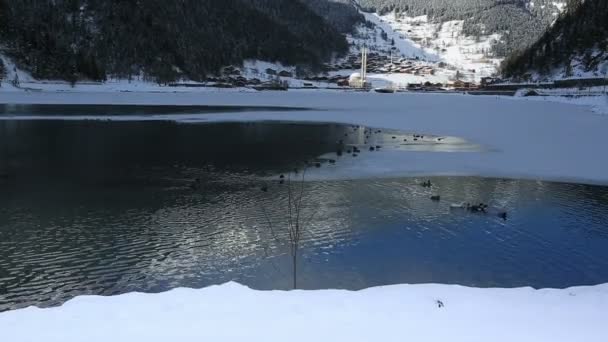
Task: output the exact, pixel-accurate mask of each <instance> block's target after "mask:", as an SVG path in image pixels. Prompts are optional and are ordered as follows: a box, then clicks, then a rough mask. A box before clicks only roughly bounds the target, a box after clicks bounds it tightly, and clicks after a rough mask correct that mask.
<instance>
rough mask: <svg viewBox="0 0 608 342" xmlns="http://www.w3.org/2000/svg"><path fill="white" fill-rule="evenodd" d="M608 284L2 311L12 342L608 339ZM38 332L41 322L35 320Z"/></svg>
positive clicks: (158, 299)
mask: <svg viewBox="0 0 608 342" xmlns="http://www.w3.org/2000/svg"><path fill="white" fill-rule="evenodd" d="M606 314H608V284H604V285H597V286H591V287H575V288H569V289H563V290H555V289H543V290H534V289H531V288H514V289H497V288H493V289H480V288H468V287H463V286H457V285H433V284H427V285H393V286H383V287H375V288H370V289H366V290H361V291H355V292H351V291H344V290H319V291H289V292H283V291H255V290H251V289H248V288H246V287H244V286H242V285H239V284H236V283H227V284H224V285H220V286H211V287H208V288H205V289H199V290H195V289H185V288H181V289H175V290H171V291H168V292H165V293H160V294H142V293H129V294H125V295H119V296H114V297H99V296H83V297H77V298H75V299H73V300H70V301H69V302H67V303H65V304H64V305H63V306H61V307H56V308H49V309H38V308H33V307H30V308H26V309H21V310H15V311H8V312H5V313H2V314H0V330H1V331H2V336H3V337H5V338H6V339H7V340H10V341H41V340H44V341H47V342H53V341H57V342H59V341H61V342H71V341H74V342H80V341H82V339H83V338H84V337H86V339H87V340H88V341H100V342H101V341H104V342H105V341H108V340H112V341H116V342H120V341H144V340H145V341H150V342H154V341H168V340H179V341H201V340H209V341H242V340H244V339H247V340H252V341H262V340H264V341H280V340H281V341H282V340H290V341H306V342H308V341H326V340H328V339H332V340H336V341H351V342H353V341H404V340H415V341H452V342H459V341H462V342H465V341H466V342H472V341H473V342H476V341H479V342H482V341H484V342H485V341H493V342H502V341H504V342H512V341H520V342H525V341H530V342H539V341H547V342H549V341H551V342H557V341H585V342H596V341H597V342H603V341H605V339H606V336H608V327H607V326H606V325H605V323H604V320H605V317H606ZM34 326H35V327H36V329H32V327H34Z"/></svg>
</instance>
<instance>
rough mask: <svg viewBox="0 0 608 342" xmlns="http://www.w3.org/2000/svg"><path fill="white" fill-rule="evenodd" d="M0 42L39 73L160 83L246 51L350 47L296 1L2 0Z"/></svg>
mask: <svg viewBox="0 0 608 342" xmlns="http://www.w3.org/2000/svg"><path fill="white" fill-rule="evenodd" d="M0 44H2V52H3V53H5V54H7V55H10V56H11V57H12V58H13V59H14V60H15V62H16V63H17V64H18V65H19V66H20V67H22V68H24V69H26V70H28V71H30V72H31V73H32V75H33V76H34V77H37V78H59V79H66V80H71V81H76V80H78V79H83V78H86V79H93V80H103V79H105V78H106V76H107V75H112V76H117V77H125V78H128V77H131V76H133V75H141V74H143V75H145V76H146V77H148V78H149V79H150V80H155V81H158V82H159V83H164V82H169V81H172V80H175V79H177V78H179V77H182V76H183V77H187V78H189V79H193V80H201V79H203V78H204V77H205V76H206V75H208V74H209V73H213V72H216V71H217V70H218V69H219V68H220V67H222V66H226V65H230V64H238V63H241V62H242V61H243V60H244V59H248V58H252V59H262V60H267V61H279V62H283V63H288V64H308V65H318V64H320V63H321V62H322V61H323V60H325V59H327V58H329V57H331V56H332V54H334V53H344V52H346V51H347V49H348V44H347V42H346V40H345V38H344V36H343V35H342V34H340V33H339V31H338V29H336V28H335V27H334V26H332V25H330V24H329V23H328V22H327V20H325V19H323V18H322V17H320V16H319V15H317V14H316V13H314V12H313V11H312V10H311V9H310V8H309V7H308V6H307V5H306V4H304V3H302V2H299V1H293V0H205V1H200V0H175V1H166V0H141V1H123V0H0Z"/></svg>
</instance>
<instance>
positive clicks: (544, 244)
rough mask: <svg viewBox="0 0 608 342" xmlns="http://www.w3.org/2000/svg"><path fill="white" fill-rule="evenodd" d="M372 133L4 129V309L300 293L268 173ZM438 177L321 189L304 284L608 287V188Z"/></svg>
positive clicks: (255, 128) (0, 131) (313, 204)
mask: <svg viewBox="0 0 608 342" xmlns="http://www.w3.org/2000/svg"><path fill="white" fill-rule="evenodd" d="M360 129H363V130H366V128H357V127H352V126H340V125H297V124H267V123H266V124H264V123H262V124H218V125H177V124H171V123H163V122H156V123H120V124H117V123H106V122H35V121H32V122H5V123H3V124H0V138H2V139H3V140H2V142H3V143H2V145H1V147H0V162H1V163H2V164H0V174H2V177H0V189H1V190H2V191H0V311H2V310H8V309H13V308H19V307H25V306H29V305H39V306H48V305H56V304H61V303H63V302H65V301H66V300H68V299H69V298H72V297H74V296H76V295H81V294H102V295H112V294H118V293H124V292H130V291H145V292H158V291H164V290H167V289H171V288H175V287H181V286H186V287H203V286H207V285H210V284H217V283H222V282H226V281H230V280H236V281H239V282H241V283H244V284H246V285H249V286H252V287H255V288H259V289H277V288H278V289H286V288H289V285H290V277H289V272H290V266H289V258H288V256H287V254H288V250H287V248H286V246H285V244H283V243H281V241H280V240H279V241H277V240H275V239H273V238H272V236H271V235H272V234H271V233H270V231H269V228H268V224H267V218H266V216H265V215H264V212H266V213H267V214H268V216H269V217H270V218H271V219H272V220H273V221H275V222H283V224H282V225H281V224H277V225H275V229H276V230H277V232H278V234H279V235H284V234H285V232H286V231H285V229H283V228H282V227H285V224H286V223H285V218H286V210H287V209H286V208H287V206H286V203H287V196H288V193H287V187H286V184H280V181H279V178H278V177H276V178H275V179H273V180H270V181H268V180H266V179H268V178H267V176H269V175H273V174H277V173H281V172H283V173H285V174H287V173H286V172H287V171H288V170H291V169H293V168H301V167H302V165H303V163H304V162H305V161H309V160H311V159H314V158H315V157H316V156H318V155H322V154H325V153H334V152H335V150H336V148H337V147H336V146H337V145H340V144H338V142H339V140H344V141H343V144H342V145H344V147H338V148H345V149H348V146H351V145H356V144H357V143H358V140H356V139H359V138H355V137H353V136H354V135H355V134H354V133H353V132H355V131H357V130H360ZM345 134H346V136H345ZM378 134H380V133H378ZM382 134H384V133H382ZM386 134H388V135H387V136H382V137H380V136H378V137H379V139H380V138H382V139H387V144H388V143H389V141H390V140H393V138H392V136H396V135H397V134H398V132H397V133H395V132H387V133H386ZM349 139H353V140H349ZM364 139H365V137H364ZM395 140H396V139H395ZM340 146H341V145H340ZM351 148H352V146H351ZM351 152H352V151H351ZM362 153H363V152H362ZM366 153H376V152H366ZM337 162H338V163H339V159H338V161H337ZM322 167H333V166H332V165H330V164H323V165H322ZM300 175H301V173H299V174H298V176H300ZM197 179H199V180H198V181H197ZM424 180H425V179H414V178H404V179H385V180H358V181H332V182H307V183H305V184H304V186H305V199H304V206H305V210H304V212H305V213H304V215H306V217H310V215H311V214H312V213H313V212H315V215H314V216H313V217H312V219H311V221H310V223H309V224H308V225H307V232H306V234H304V237H303V240H304V241H303V243H302V250H301V262H300V265H299V266H300V274H299V280H300V286H301V287H302V288H310V289H313V288H348V289H360V288H364V287H368V286H375V285H383V284H394V283H427V282H436V283H457V284H463V285H472V286H482V287H485V286H504V287H511V286H534V287H568V286H573V285H583V284H597V283H603V282H607V281H608V188H605V187H597V186H585V185H570V184H559V183H545V182H531V181H518V180H498V179H481V178H472V177H438V178H431V180H432V183H433V187H432V188H425V187H422V186H421V185H420V184H421V183H422V182H423V181H424ZM265 187H268V189H267V190H268V191H266V192H264V191H262V190H261V188H265ZM432 195H441V201H440V202H434V201H431V200H430V197H431V196H432ZM463 201H468V202H484V203H489V204H491V205H492V206H493V207H496V208H504V209H505V210H507V211H508V213H509V219H508V220H507V221H504V220H502V219H500V218H498V217H496V216H494V215H481V214H471V213H466V212H458V211H455V210H451V209H450V204H451V203H459V202H463Z"/></svg>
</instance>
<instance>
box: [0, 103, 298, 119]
mask: <svg viewBox="0 0 608 342" xmlns="http://www.w3.org/2000/svg"><path fill="white" fill-rule="evenodd" d="M274 110H277V111H278V110H280V111H285V110H305V108H291V107H261V106H260V107H251V106H174V105H166V106H163V105H116V104H112V105H90V104H86V105H78V104H72V105H53V104H1V103H0V118H3V117H4V118H6V117H27V116H41V117H53V116H84V115H86V116H123V115H137V116H151V115H172V114H205V113H225V112H226V113H227V112H252V111H264V112H268V111H274Z"/></svg>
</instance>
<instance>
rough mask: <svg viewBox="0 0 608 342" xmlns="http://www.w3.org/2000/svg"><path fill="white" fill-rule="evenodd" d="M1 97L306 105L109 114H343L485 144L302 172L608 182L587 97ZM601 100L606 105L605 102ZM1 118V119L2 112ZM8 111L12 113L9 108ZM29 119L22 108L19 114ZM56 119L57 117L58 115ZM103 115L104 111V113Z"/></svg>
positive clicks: (603, 120) (228, 117)
mask: <svg viewBox="0 0 608 342" xmlns="http://www.w3.org/2000/svg"><path fill="white" fill-rule="evenodd" d="M0 103H46V104H66V103H77V104H158V105H171V104H173V105H214V106H217V105H232V106H278V107H306V108H312V109H313V110H308V111H285V112H283V111H278V112H239V113H222V114H204V115H192V114H188V115H175V116H157V117H124V116H121V117H114V118H111V119H116V120H142V119H148V120H150V119H152V120H176V121H182V122H212V121H241V120H245V121H246V120H293V121H312V122H318V121H320V122H343V123H353V124H361V125H367V126H371V127H378V128H391V129H399V130H404V131H408V132H415V133H421V134H434V135H446V136H455V137H462V138H465V139H467V140H468V141H470V142H473V143H476V144H480V145H482V146H484V147H485V149H486V152H475V153H429V152H400V151H391V150H388V149H385V150H384V151H382V152H368V153H363V154H361V155H360V156H359V157H358V158H352V157H349V158H345V157H343V158H342V159H341V161H340V162H339V163H337V164H336V165H335V166H332V167H324V168H320V169H314V170H311V172H309V173H308V177H309V179H344V178H364V177H396V176H409V175H422V174H424V175H480V176H493V177H509V178H528V179H543V180H563V181H576V182H587V183H600V184H608V159H606V158H603V157H602V156H603V155H604V154H605V150H606V147H607V146H608V142H606V140H605V138H604V137H605V134H606V132H608V115H600V114H598V113H597V112H595V111H593V110H592V107H589V106H582V105H572V104H564V103H557V102H553V101H546V100H535V101H527V100H522V99H517V98H504V97H493V96H461V95H440V94H392V95H390V94H376V93H346V92H321V91H309V92H306V91H300V92H297V91H290V92H266V93H236V92H220V93H177V94H175V93H172V94H163V93H114V94H109V93H69V94H68V93H51V92H48V93H47V92H36V93H26V92H23V93H0ZM607 107H608V105H607ZM0 119H7V117H1V116H0ZM9 119H10V118H9ZM20 119H21V120H23V119H28V118H27V117H22V118H20ZM56 119H57V118H56ZM104 119H107V118H104Z"/></svg>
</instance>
